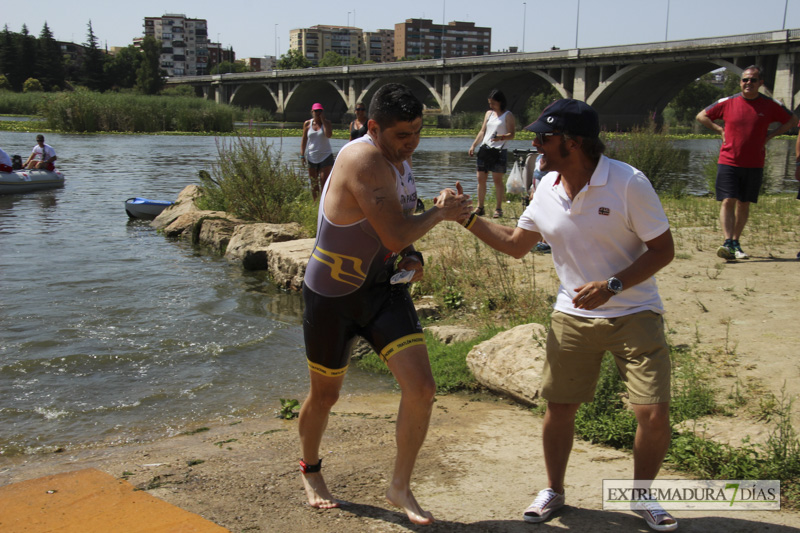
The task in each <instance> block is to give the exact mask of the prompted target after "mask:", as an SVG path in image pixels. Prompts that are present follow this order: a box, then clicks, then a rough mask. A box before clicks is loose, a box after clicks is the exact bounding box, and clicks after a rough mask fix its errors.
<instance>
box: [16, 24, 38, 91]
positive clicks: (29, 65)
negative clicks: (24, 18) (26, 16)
mask: <svg viewBox="0 0 800 533" xmlns="http://www.w3.org/2000/svg"><path fill="white" fill-rule="evenodd" d="M18 44H19V60H20V62H19V69H20V71H19V72H20V76H21V77H22V80H23V81H24V80H27V79H28V78H35V77H36V76H37V65H36V56H37V55H38V54H37V53H36V52H37V50H36V49H37V48H38V47H37V44H36V37H34V36H33V35H31V34H30V32H28V26H26V25H25V24H23V25H22V31H21V32H20V35H19V42H18Z"/></svg>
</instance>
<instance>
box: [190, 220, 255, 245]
mask: <svg viewBox="0 0 800 533" xmlns="http://www.w3.org/2000/svg"><path fill="white" fill-rule="evenodd" d="M199 212H200V213H209V211H199ZM210 213H213V211H211V212H210ZM243 225H246V223H245V221H243V220H239V219H237V218H233V217H231V216H230V215H227V214H226V215H225V216H218V215H209V216H205V217H202V218H201V219H200V220H199V221H198V222H197V224H195V226H194V228H193V229H192V244H199V245H201V246H205V247H207V248H210V249H211V250H213V251H214V252H216V253H218V254H224V253H225V250H227V248H228V243H229V242H230V240H231V236H233V234H234V232H235V231H236V229H237V228H239V227H241V226H243Z"/></svg>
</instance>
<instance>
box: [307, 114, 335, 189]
mask: <svg viewBox="0 0 800 533" xmlns="http://www.w3.org/2000/svg"><path fill="white" fill-rule="evenodd" d="M311 117H312V118H311V119H310V120H306V121H305V123H304V124H303V139H302V140H301V141H300V160H301V161H302V162H303V165H306V164H307V165H308V177H309V178H311V196H312V197H313V198H314V199H315V200H316V199H317V196H319V191H320V186H322V187H324V186H325V182H326V181H327V179H328V176H329V175H330V173H331V169H332V168H333V151H332V150H331V142H330V140H329V139H330V138H331V135H333V127H332V126H331V121H330V120H328V119H327V118H325V109H323V107H322V104H320V103H316V104H314V105H312V106H311ZM306 149H308V153H307V154H306Z"/></svg>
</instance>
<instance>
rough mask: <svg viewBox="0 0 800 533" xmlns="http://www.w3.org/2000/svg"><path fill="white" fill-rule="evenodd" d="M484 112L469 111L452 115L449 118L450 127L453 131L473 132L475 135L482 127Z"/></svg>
mask: <svg viewBox="0 0 800 533" xmlns="http://www.w3.org/2000/svg"><path fill="white" fill-rule="evenodd" d="M485 115H486V112H485V111H471V112H461V113H453V115H452V116H451V117H450V127H452V128H454V129H462V130H473V131H474V132H475V133H476V134H477V133H478V130H479V129H480V128H481V126H482V125H483V117H484V116H485Z"/></svg>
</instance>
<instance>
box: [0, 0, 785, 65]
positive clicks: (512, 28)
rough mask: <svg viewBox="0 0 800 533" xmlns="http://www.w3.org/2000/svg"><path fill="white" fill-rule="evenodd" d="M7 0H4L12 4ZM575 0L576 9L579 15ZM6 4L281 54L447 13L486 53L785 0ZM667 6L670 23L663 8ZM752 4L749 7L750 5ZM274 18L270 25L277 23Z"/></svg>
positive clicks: (757, 19)
mask: <svg viewBox="0 0 800 533" xmlns="http://www.w3.org/2000/svg"><path fill="white" fill-rule="evenodd" d="M10 1H11V0H9V2H10ZM578 4H580V15H579V16H578ZM17 6H18V8H16V9H13V10H9V9H7V8H6V9H3V14H2V17H3V19H2V20H3V23H4V24H5V25H7V26H8V28H9V29H10V30H11V31H15V32H19V31H20V30H21V28H22V25H23V24H27V26H28V30H29V31H30V33H32V34H34V35H38V34H39V32H40V31H41V29H42V26H43V24H44V22H45V21H47V23H48V25H49V27H50V29H51V31H52V32H53V33H54V35H55V37H56V39H58V40H62V41H73V42H79V43H80V42H85V41H86V29H87V23H88V21H89V20H90V19H91V21H92V27H93V29H94V32H95V35H96V36H97V37H98V39H99V41H100V44H101V46H105V45H108V46H109V47H111V46H127V45H129V44H131V42H132V40H133V38H134V37H137V36H140V35H141V34H142V31H143V28H142V26H143V21H144V17H158V16H161V15H164V14H165V13H180V14H184V15H186V16H188V17H192V18H204V19H206V20H208V29H209V37H210V38H211V39H212V40H214V41H217V40H218V39H219V41H221V42H222V44H223V46H225V47H228V46H232V47H233V49H234V51H235V52H236V55H237V57H258V56H264V55H274V54H275V51H276V48H277V51H278V55H279V56H280V55H281V54H284V53H286V50H287V49H288V47H289V31H290V30H292V29H294V28H302V27H308V26H313V25H315V24H333V25H337V24H338V25H347V24H348V22H349V24H350V25H351V26H357V27H359V28H362V29H364V30H377V29H382V28H390V29H393V28H394V25H395V23H398V22H403V21H405V19H408V18H428V19H432V20H433V21H434V22H435V23H441V22H442V20H443V19H444V20H445V21H446V22H450V21H453V20H464V21H470V22H475V23H476V25H478V26H488V27H490V28H492V50H503V49H507V48H508V47H510V46H517V47H519V48H520V49H522V47H523V40H524V49H525V51H529V52H531V51H540V50H547V49H549V48H550V47H551V46H558V47H559V48H574V47H575V43H576V29H577V44H578V47H579V48H589V47H596V46H610V45H618V44H633V43H645V42H654V41H662V40H664V38H665V36H668V37H669V39H670V40H676V39H692V38H697V37H713V36H719V35H733V34H739V33H754V32H761V31H769V30H780V29H781V27H782V26H783V23H784V7H785V6H787V2H786V0H760V1H758V2H752V1H745V0H551V1H549V2H544V1H542V0H536V1H534V0H528V1H527V2H522V1H516V0H514V1H506V0H495V1H489V2H487V1H486V0H421V1H420V0H400V1H391V2H386V1H383V0H371V1H362V0H342V1H333V2H331V1H318V0H294V1H292V0H289V1H286V0H283V1H280V2H277V1H273V0H267V1H264V0H262V1H259V2H256V1H253V0H227V1H219V0H216V1H214V2H211V1H208V0H192V1H185V0H172V1H169V0H168V1H166V2H165V1H163V0H160V1H155V0H137V1H129V2H109V1H107V0H105V1H102V2H101V1H99V0H80V1H78V2H69V1H64V0H58V1H55V0H40V1H39V2H34V3H24V4H17ZM668 6H669V21H667V7H668ZM753 6H755V7H753ZM786 11H787V13H786V28H800V0H788V9H787V10H786ZM276 24H277V27H276V26H275V25H276Z"/></svg>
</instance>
